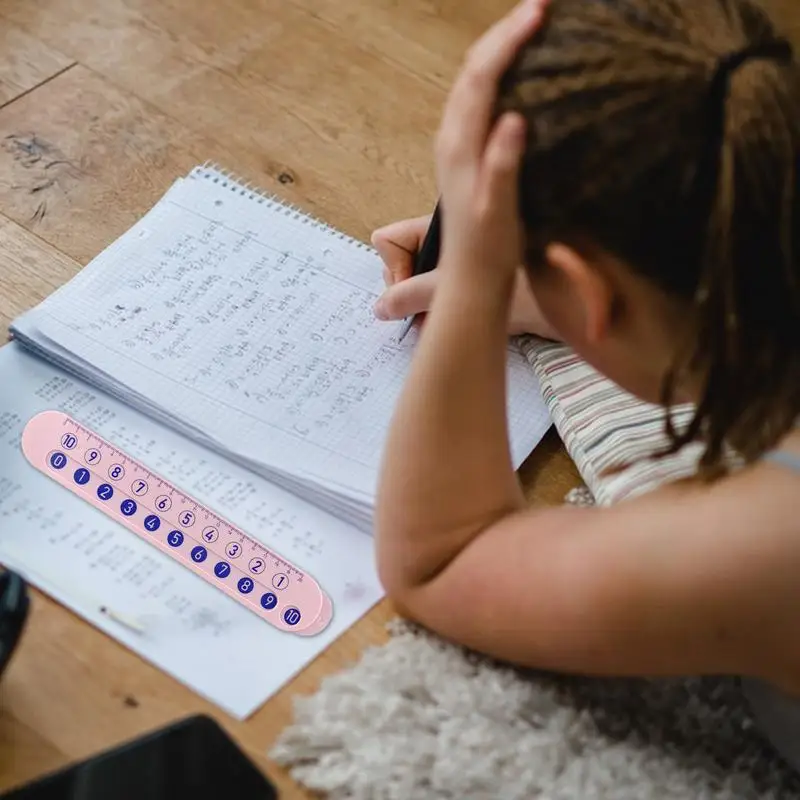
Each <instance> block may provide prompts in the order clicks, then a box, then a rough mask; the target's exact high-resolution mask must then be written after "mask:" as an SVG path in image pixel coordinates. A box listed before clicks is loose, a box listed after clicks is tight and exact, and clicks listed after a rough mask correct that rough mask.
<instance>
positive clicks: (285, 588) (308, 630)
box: [22, 411, 333, 636]
mask: <svg viewBox="0 0 800 800" xmlns="http://www.w3.org/2000/svg"><path fill="white" fill-rule="evenodd" d="M22 451H23V453H24V454H25V457H26V458H27V459H28V461H30V463H31V464H32V465H33V466H34V467H35V468H36V469H38V470H39V471H40V472H43V473H44V474H45V475H48V476H49V477H50V478H52V479H53V480H54V481H56V482H57V483H60V484H61V485H62V486H63V487H64V488H66V489H68V490H69V491H71V492H72V493H73V494H75V495H77V496H78V497H81V498H82V499H84V500H86V501H87V502H88V503H90V504H91V505H93V506H95V508H99V509H100V510H101V511H103V512H104V513H105V514H106V515H107V516H109V517H111V519H113V520H115V521H116V522H119V523H121V524H122V525H124V526H125V527H126V528H127V529H128V530H130V531H131V532H133V533H134V534H136V535H137V536H138V537H139V538H141V539H144V540H145V541H147V542H149V543H150V544H152V545H153V546H155V547H157V548H158V549H159V550H161V551H162V552H163V553H166V554H167V555H168V556H169V557H170V558H172V559H174V560H175V561H178V562H179V563H180V564H182V565H183V566H184V567H186V568H187V569H190V570H191V571H192V572H194V573H195V574H196V575H198V576H199V577H200V578H202V579H203V580H205V581H206V582H208V583H210V584H211V585H212V586H216V587H217V588H218V589H220V590H221V591H223V592H225V593H226V594H227V595H229V596H230V597H232V598H233V599H234V600H236V601H237V602H239V603H241V604H242V605H243V606H245V607H246V608H248V609H250V611H252V612H253V613H255V614H257V615H258V616H259V617H261V618H262V619H264V620H266V621H267V622H269V623H270V624H272V625H274V626H275V627H276V628H279V629H280V630H284V631H290V632H292V633H297V634H300V635H304V636H311V635H313V634H316V633H319V632H320V631H322V630H324V629H325V628H326V627H327V625H328V623H329V622H330V620H331V617H332V615H333V606H332V603H331V601H330V598H329V597H328V596H327V595H326V594H325V592H323V591H322V589H321V587H320V586H319V584H318V583H317V582H316V581H315V580H314V579H313V578H312V577H311V576H310V575H308V574H307V573H305V572H303V571H302V570H301V569H299V568H298V567H296V566H294V565H292V564H290V563H289V562H288V561H286V559H285V558H283V557H281V556H279V555H278V554H277V553H275V552H273V551H272V550H270V549H269V548H267V547H265V546H264V545H262V544H261V543H260V542H258V541H256V540H255V539H253V538H251V537H249V536H247V535H246V534H245V533H243V532H242V531H240V530H239V529H238V528H236V527H235V526H234V525H231V524H230V523H229V522H226V521H225V520H224V519H222V518H221V517H219V516H218V515H217V514H215V513H214V512H213V511H210V510H209V509H208V508H206V507H205V506H203V505H202V504H201V503H199V502H197V501H196V500H194V499H192V498H191V497H190V496H189V495H188V494H186V493H185V492H183V491H181V490H180V489H179V488H177V487H176V486H173V485H172V484H171V483H169V481H166V480H164V478H161V477H159V476H158V475H156V474H155V473H154V472H152V471H151V470H149V469H147V467H145V466H144V465H143V464H140V463H139V462H138V461H136V460H135V459H133V458H131V457H130V456H128V455H126V454H125V453H124V452H122V451H121V450H120V449H119V448H117V447H114V446H113V445H112V444H110V443H109V442H107V441H105V440H104V439H102V438H101V437H100V436H98V435H97V434H96V433H93V432H92V431H90V430H88V429H87V428H84V427H83V426H82V425H80V424H79V423H78V422H76V421H75V420H74V419H72V418H71V417H69V416H67V415H66V414H63V413H61V412H59V411H45V412H43V413H41V414H37V415H36V416H35V417H33V419H31V420H30V421H29V422H28V424H27V425H26V426H25V430H24V431H23V433H22Z"/></svg>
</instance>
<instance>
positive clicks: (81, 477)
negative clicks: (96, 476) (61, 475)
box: [72, 467, 91, 486]
mask: <svg viewBox="0 0 800 800" xmlns="http://www.w3.org/2000/svg"><path fill="white" fill-rule="evenodd" d="M72 477H73V478H74V480H75V483H77V484H78V486H83V485H84V484H87V483H89V478H90V477H91V473H90V472H89V470H88V469H86V467H80V468H79V469H76V470H75V474H74V475H73V476H72Z"/></svg>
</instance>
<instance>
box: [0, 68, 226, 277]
mask: <svg viewBox="0 0 800 800" xmlns="http://www.w3.org/2000/svg"><path fill="white" fill-rule="evenodd" d="M206 156H210V157H216V158H219V159H221V160H233V159H230V156H229V154H228V153H227V151H226V150H225V149H224V148H222V147H221V146H219V145H217V144H216V143H214V142H212V141H211V140H207V139H205V138H204V137H202V136H200V135H197V134H194V133H193V132H192V131H191V130H188V129H187V128H186V127H184V126H182V125H180V124H179V123H177V122H175V121H174V120H173V119H171V118H170V117H168V116H166V115H164V114H160V113H158V112H156V111H154V110H153V109H152V108H150V107H148V106H147V104H145V103H143V102H142V101H141V100H139V99H138V98H136V97H133V96H131V95H130V94H128V93H126V92H123V91H121V90H119V89H116V88H115V87H113V86H111V85H110V84H108V83H107V82H105V81H103V80H102V79H101V78H100V77H99V76H97V75H95V74H94V73H92V72H90V71H89V70H87V69H86V68H84V67H81V66H76V67H74V68H73V69H71V70H69V71H68V72H66V73H64V74H62V75H60V76H59V77H58V78H55V79H54V80H52V81H50V82H48V83H46V84H45V85H43V86H41V87H40V88H39V89H38V90H37V91H35V92H33V93H31V94H29V95H26V96H25V97H22V98H20V99H19V100H17V101H16V102H15V103H12V104H11V105H8V106H6V107H5V108H4V109H2V110H0V210H2V212H3V213H4V214H5V215H6V216H7V217H9V218H10V219H13V220H14V221H15V222H17V223H18V224H20V225H22V226H24V227H26V228H28V229H29V230H31V231H33V232H34V233H36V234H37V235H39V236H40V237H41V238H43V239H45V240H46V241H48V242H49V243H50V244H52V245H53V246H55V247H56V248H58V249H59V250H61V251H62V252H64V253H66V254H67V255H69V256H71V257H72V258H73V259H76V260H77V261H79V262H81V263H85V262H86V261H87V260H88V259H89V258H91V257H92V256H94V255H96V254H97V253H98V252H99V251H100V250H101V249H103V248H104V247H105V246H107V245H108V244H110V243H111V242H112V241H113V240H114V239H115V238H117V237H118V236H120V235H121V234H122V233H124V231H125V230H127V229H128V228H129V227H130V226H131V225H133V224H134V222H136V220H137V219H138V218H139V217H140V216H141V215H142V214H144V213H145V212H146V211H147V210H148V208H150V207H151V205H152V204H153V203H154V202H155V201H156V200H157V199H158V197H159V196H160V195H161V194H162V193H163V192H164V190H165V189H166V188H167V187H168V186H169V185H170V183H172V181H173V180H174V179H175V178H176V177H178V176H179V175H181V174H183V173H185V172H186V171H188V170H189V169H191V167H193V166H194V165H195V164H196V163H197V162H198V161H202V160H203V158H204V157H206Z"/></svg>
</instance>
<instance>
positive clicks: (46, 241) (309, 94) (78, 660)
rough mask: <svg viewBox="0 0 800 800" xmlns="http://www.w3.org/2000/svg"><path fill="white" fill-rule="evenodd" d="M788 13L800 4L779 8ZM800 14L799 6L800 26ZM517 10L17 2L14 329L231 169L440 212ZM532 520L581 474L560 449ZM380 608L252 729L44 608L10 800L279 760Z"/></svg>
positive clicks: (9, 696)
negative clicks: (479, 83)
mask: <svg viewBox="0 0 800 800" xmlns="http://www.w3.org/2000/svg"><path fill="white" fill-rule="evenodd" d="M774 2H776V3H780V2H781V0H774ZM794 2H795V0H785V5H786V7H787V9H788V8H789V7H790V6H791V4H792V3H794ZM509 6H510V3H509V2H508V0H502V2H499V3H497V2H492V0H403V1H402V2H400V1H399V0H225V2H219V0H0V324H2V325H3V326H5V327H7V325H8V323H9V322H10V321H11V319H13V318H14V317H15V316H17V315H18V314H19V313H20V312H22V311H24V310H25V309H27V308H30V307H31V306H33V305H34V304H36V303H38V302H39V301H40V300H42V299H43V298H44V297H45V296H47V295H48V294H49V293H50V292H52V291H53V290H54V289H55V288H57V287H58V286H59V285H61V284H62V283H64V282H65V281H66V280H68V279H69V278H70V277H71V276H73V275H74V274H75V273H76V272H77V271H78V270H79V269H80V267H81V266H82V265H84V264H86V263H87V262H88V261H89V260H90V259H91V258H92V257H94V256H95V255H96V254H97V253H99V252H100V251H101V250H102V249H103V248H104V247H106V246H107V245H109V244H110V243H111V242H112V241H113V240H114V239H115V238H117V237H118V236H120V235H121V234H122V233H124V232H125V231H126V229H127V228H129V227H130V226H131V225H132V224H133V223H134V222H136V220H137V219H138V218H139V217H140V216H141V215H143V214H144V213H145V212H146V211H147V210H148V209H149V208H150V207H151V206H152V205H153V204H154V203H155V202H156V201H157V200H158V198H159V197H160V196H161V194H162V193H163V192H164V191H165V190H166V189H167V188H168V186H169V185H170V184H171V183H172V181H173V180H175V179H176V178H177V177H179V176H181V175H183V174H185V173H186V172H187V171H188V170H189V169H191V168H192V167H193V166H195V165H197V164H200V163H204V162H206V161H210V162H216V163H218V164H220V165H222V166H224V167H225V168H227V169H229V170H231V171H233V172H235V173H237V174H239V175H241V176H243V177H244V178H245V179H246V180H248V181H251V182H252V183H254V184H256V185H258V186H260V187H262V188H263V189H264V190H266V191H267V192H272V193H276V194H278V195H280V196H281V197H282V198H284V199H285V200H287V201H289V202H292V203H295V204H297V205H298V206H300V207H301V208H303V209H304V210H306V211H308V212H310V213H313V214H315V215H317V216H320V217H322V218H323V219H325V220H326V221H327V222H329V223H331V224H333V225H334V226H336V227H338V228H340V229H342V230H344V231H345V232H347V233H348V234H350V235H352V236H355V237H358V238H360V239H367V238H368V237H369V234H370V232H371V231H372V230H373V229H374V228H375V227H377V226H379V225H381V224H383V223H386V222H389V221H391V220H394V219H398V218H401V217H404V216H410V215H417V214H420V213H424V212H425V211H426V210H430V209H431V207H432V204H433V202H434V200H435V185H434V172H433V162H432V158H431V140H432V135H433V134H434V132H435V130H436V126H437V123H438V119H439V114H440V109H441V107H442V103H443V101H444V99H445V96H446V92H447V89H448V86H449V85H450V82H451V80H452V78H453V76H454V75H455V72H456V70H457V68H458V65H459V63H460V61H461V59H462V56H463V53H464V50H465V49H466V48H467V46H468V45H469V44H470V43H471V42H472V41H473V40H474V39H475V37H476V36H478V35H479V34H480V33H481V32H482V31H483V30H484V29H485V27H486V26H487V25H488V24H489V23H490V22H492V21H493V20H494V19H495V18H496V17H497V16H498V15H499V14H501V13H502V12H503V11H504V10H505V9H506V8H508V7H509ZM522 474H523V480H524V484H525V486H526V488H527V490H528V495H529V497H530V500H531V502H533V503H539V504H546V503H559V502H561V501H562V499H563V497H564V495H565V493H566V492H567V491H568V490H569V489H570V488H571V487H573V486H575V485H576V484H577V483H578V476H577V473H576V471H575V469H574V467H573V465H572V464H571V462H570V461H569V459H568V458H567V456H566V455H565V453H564V451H563V448H562V447H561V445H560V442H559V441H558V439H557V437H556V436H555V435H554V434H553V433H552V432H551V434H550V435H548V437H547V438H546V440H545V441H544V442H543V444H542V445H541V446H540V447H539V448H538V449H537V451H536V452H535V453H534V455H533V456H532V457H531V459H530V460H529V462H528V464H527V465H526V466H525V467H524V469H523V471H522ZM392 614H393V612H392V609H391V607H390V605H389V604H388V603H387V602H384V603H381V604H379V605H378V606H377V607H376V608H375V609H373V611H372V612H371V613H369V614H368V615H367V616H366V617H364V618H363V619H362V620H361V621H360V622H359V623H358V624H357V625H355V626H354V627H353V628H352V629H350V630H349V631H347V632H346V633H345V634H344V635H343V636H342V637H341V638H340V639H339V640H338V641H336V642H335V643H334V644H333V645H332V646H331V647H330V648H329V649H328V650H327V651H326V652H325V653H323V654H322V655H321V656H320V657H319V658H318V659H317V660H316V661H314V662H313V663H312V664H311V665H310V666H309V667H308V668H307V669H306V670H305V671H304V672H303V673H301V674H300V675H299V676H298V677H297V678H296V679H295V680H294V681H292V682H291V683H290V684H289V685H287V686H286V687H285V688H284V689H283V691H281V692H280V693H279V694H277V695H276V696H275V697H273V698H272V699H271V700H269V701H268V702H267V703H266V704H265V705H264V706H263V707H262V708H261V709H260V710H259V711H258V712H257V713H255V714H254V715H253V716H252V717H251V718H250V719H248V720H246V721H245V722H238V721H236V720H233V719H232V718H230V717H228V716H227V715H226V714H224V713H223V712H221V711H219V710H218V709H216V708H215V707H213V706H211V705H210V704H209V703H207V702H205V701H204V700H203V699H201V698H200V697H198V696H197V695H195V694H194V693H193V692H191V691H190V690H188V689H187V688H185V687H184V686H182V685H181V684H180V683H178V682H177V681H175V680H173V679H172V678H170V677H168V676H167V675H165V674H163V673H161V672H159V671H158V670H157V669H156V668H154V667H152V666H151V665H149V664H147V663H145V662H144V661H142V660H141V659H140V658H139V657H138V656H136V655H135V654H133V653H132V652H130V651H129V650H127V649H125V648H124V647H123V646H121V645H119V644H117V643H116V642H115V641H113V640H112V639H110V638H108V637H107V636H106V635H105V634H103V633H101V632H99V631H98V630H96V629H95V628H93V627H92V626H90V625H89V624H87V623H85V622H84V621H83V620H81V619H79V618H78V617H76V616H75V615H73V614H72V613H71V612H69V611H67V610H66V609H64V608H63V607H62V606H60V605H58V604H57V603H55V602H53V601H52V600H50V599H49V598H47V597H45V596H43V595H41V594H39V593H36V592H35V593H34V597H33V606H32V614H31V617H30V620H29V624H28V626H27V629H26V632H25V635H24V638H23V640H22V642H21V645H20V647H19V650H18V652H17V654H16V656H15V658H14V660H13V661H12V663H11V665H10V667H9V670H8V672H7V673H6V675H5V676H4V679H3V681H2V683H0V791H2V790H5V789H7V788H9V787H10V786H12V785H16V784H18V783H20V782H23V781H27V780H31V779H33V778H36V777H37V776H40V775H42V774H43V773H45V772H47V771H50V770H53V769H55V768H59V767H61V766H63V765H65V764H66V763H68V762H71V761H74V760H76V759H80V758H84V757H87V756H89V755H91V754H93V753H95V752H97V751H99V750H101V749H104V748H107V747H109V746H112V745H114V744H117V743H119V742H121V741H124V740H126V739H130V738H132V737H134V736H137V735H139V734H141V733H143V732H145V731H147V730H151V729H153V728H155V727H158V726H161V725H164V724H167V723H169V722H170V721H173V720H175V719H178V718H180V717H183V716H186V715H189V714H192V713H197V712H205V713H208V714H211V715H212V716H214V717H215V718H216V719H217V720H219V721H220V722H221V724H222V725H223V726H224V727H225V728H226V729H227V730H228V731H229V732H230V733H231V734H232V735H233V736H234V737H235V738H236V739H237V741H238V742H239V743H240V745H241V746H242V747H243V748H244V749H245V750H246V751H247V752H248V754H249V755H250V756H252V757H253V758H254V759H255V760H256V761H257V763H258V764H259V766H260V767H261V768H262V769H264V770H265V771H266V772H267V773H268V774H269V775H270V776H271V777H272V779H273V780H274V781H275V783H276V784H277V785H278V787H279V789H280V791H281V796H283V797H306V796H307V794H306V793H305V792H303V791H302V790H301V789H300V788H299V787H298V786H297V785H296V784H294V783H293V782H292V780H291V779H290V778H289V777H288V775H287V774H286V773H285V772H284V771H283V770H281V769H280V768H279V767H277V766H276V765H275V764H274V763H272V762H270V760H269V759H268V758H267V756H266V752H267V750H268V748H269V746H270V745H271V744H272V742H273V741H274V740H275V738H276V736H277V735H278V734H279V733H280V731H281V730H282V729H283V728H285V727H286V726H287V725H288V724H290V722H291V720H292V699H293V697H295V696H297V695H302V694H308V693H311V692H313V691H314V690H315V689H316V688H317V687H318V686H319V684H320V681H321V680H322V679H323V678H324V677H325V676H326V675H329V674H332V673H335V672H337V671H339V670H342V669H344V668H346V667H347V666H348V665H350V664H353V663H354V662H355V661H356V660H357V659H358V658H359V656H360V654H361V653H362V652H363V650H364V649H365V648H366V647H369V646H370V645H376V644H380V643H381V642H383V641H385V639H386V636H387V634H386V631H385V624H386V622H387V621H388V620H389V619H390V618H391V617H392Z"/></svg>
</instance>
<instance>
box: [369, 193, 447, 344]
mask: <svg viewBox="0 0 800 800" xmlns="http://www.w3.org/2000/svg"><path fill="white" fill-rule="evenodd" d="M372 243H373V244H374V245H375V248H376V249H377V250H378V253H379V254H380V255H381V257H382V258H383V261H384V264H385V265H386V266H385V268H384V279H385V281H386V284H387V286H389V287H394V288H392V289H390V291H389V292H386V293H385V294H384V295H383V296H382V297H381V298H380V299H379V300H378V302H377V303H376V305H375V316H376V317H378V319H384V320H388V319H398V318H401V317H402V318H403V323H402V326H401V328H400V330H399V331H398V333H397V341H398V342H402V341H403V339H404V338H405V337H406V335H407V334H408V332H409V331H410V330H411V327H412V325H413V324H414V320H415V318H416V315H417V314H419V313H421V312H423V311H426V310H427V308H428V305H429V303H430V300H431V298H432V296H433V287H434V283H435V280H436V278H435V276H434V275H432V274H431V273H432V272H433V270H434V269H435V268H436V265H437V263H438V261H439V252H440V249H441V210H440V206H439V205H438V204H437V206H436V209H435V210H434V212H433V215H432V216H431V217H419V218H417V219H415V220H407V221H404V222H399V223H396V224H394V225H389V226H388V227H386V228H381V229H380V230H378V231H376V232H375V234H374V235H373V237H372ZM409 279H411V280H409Z"/></svg>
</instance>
